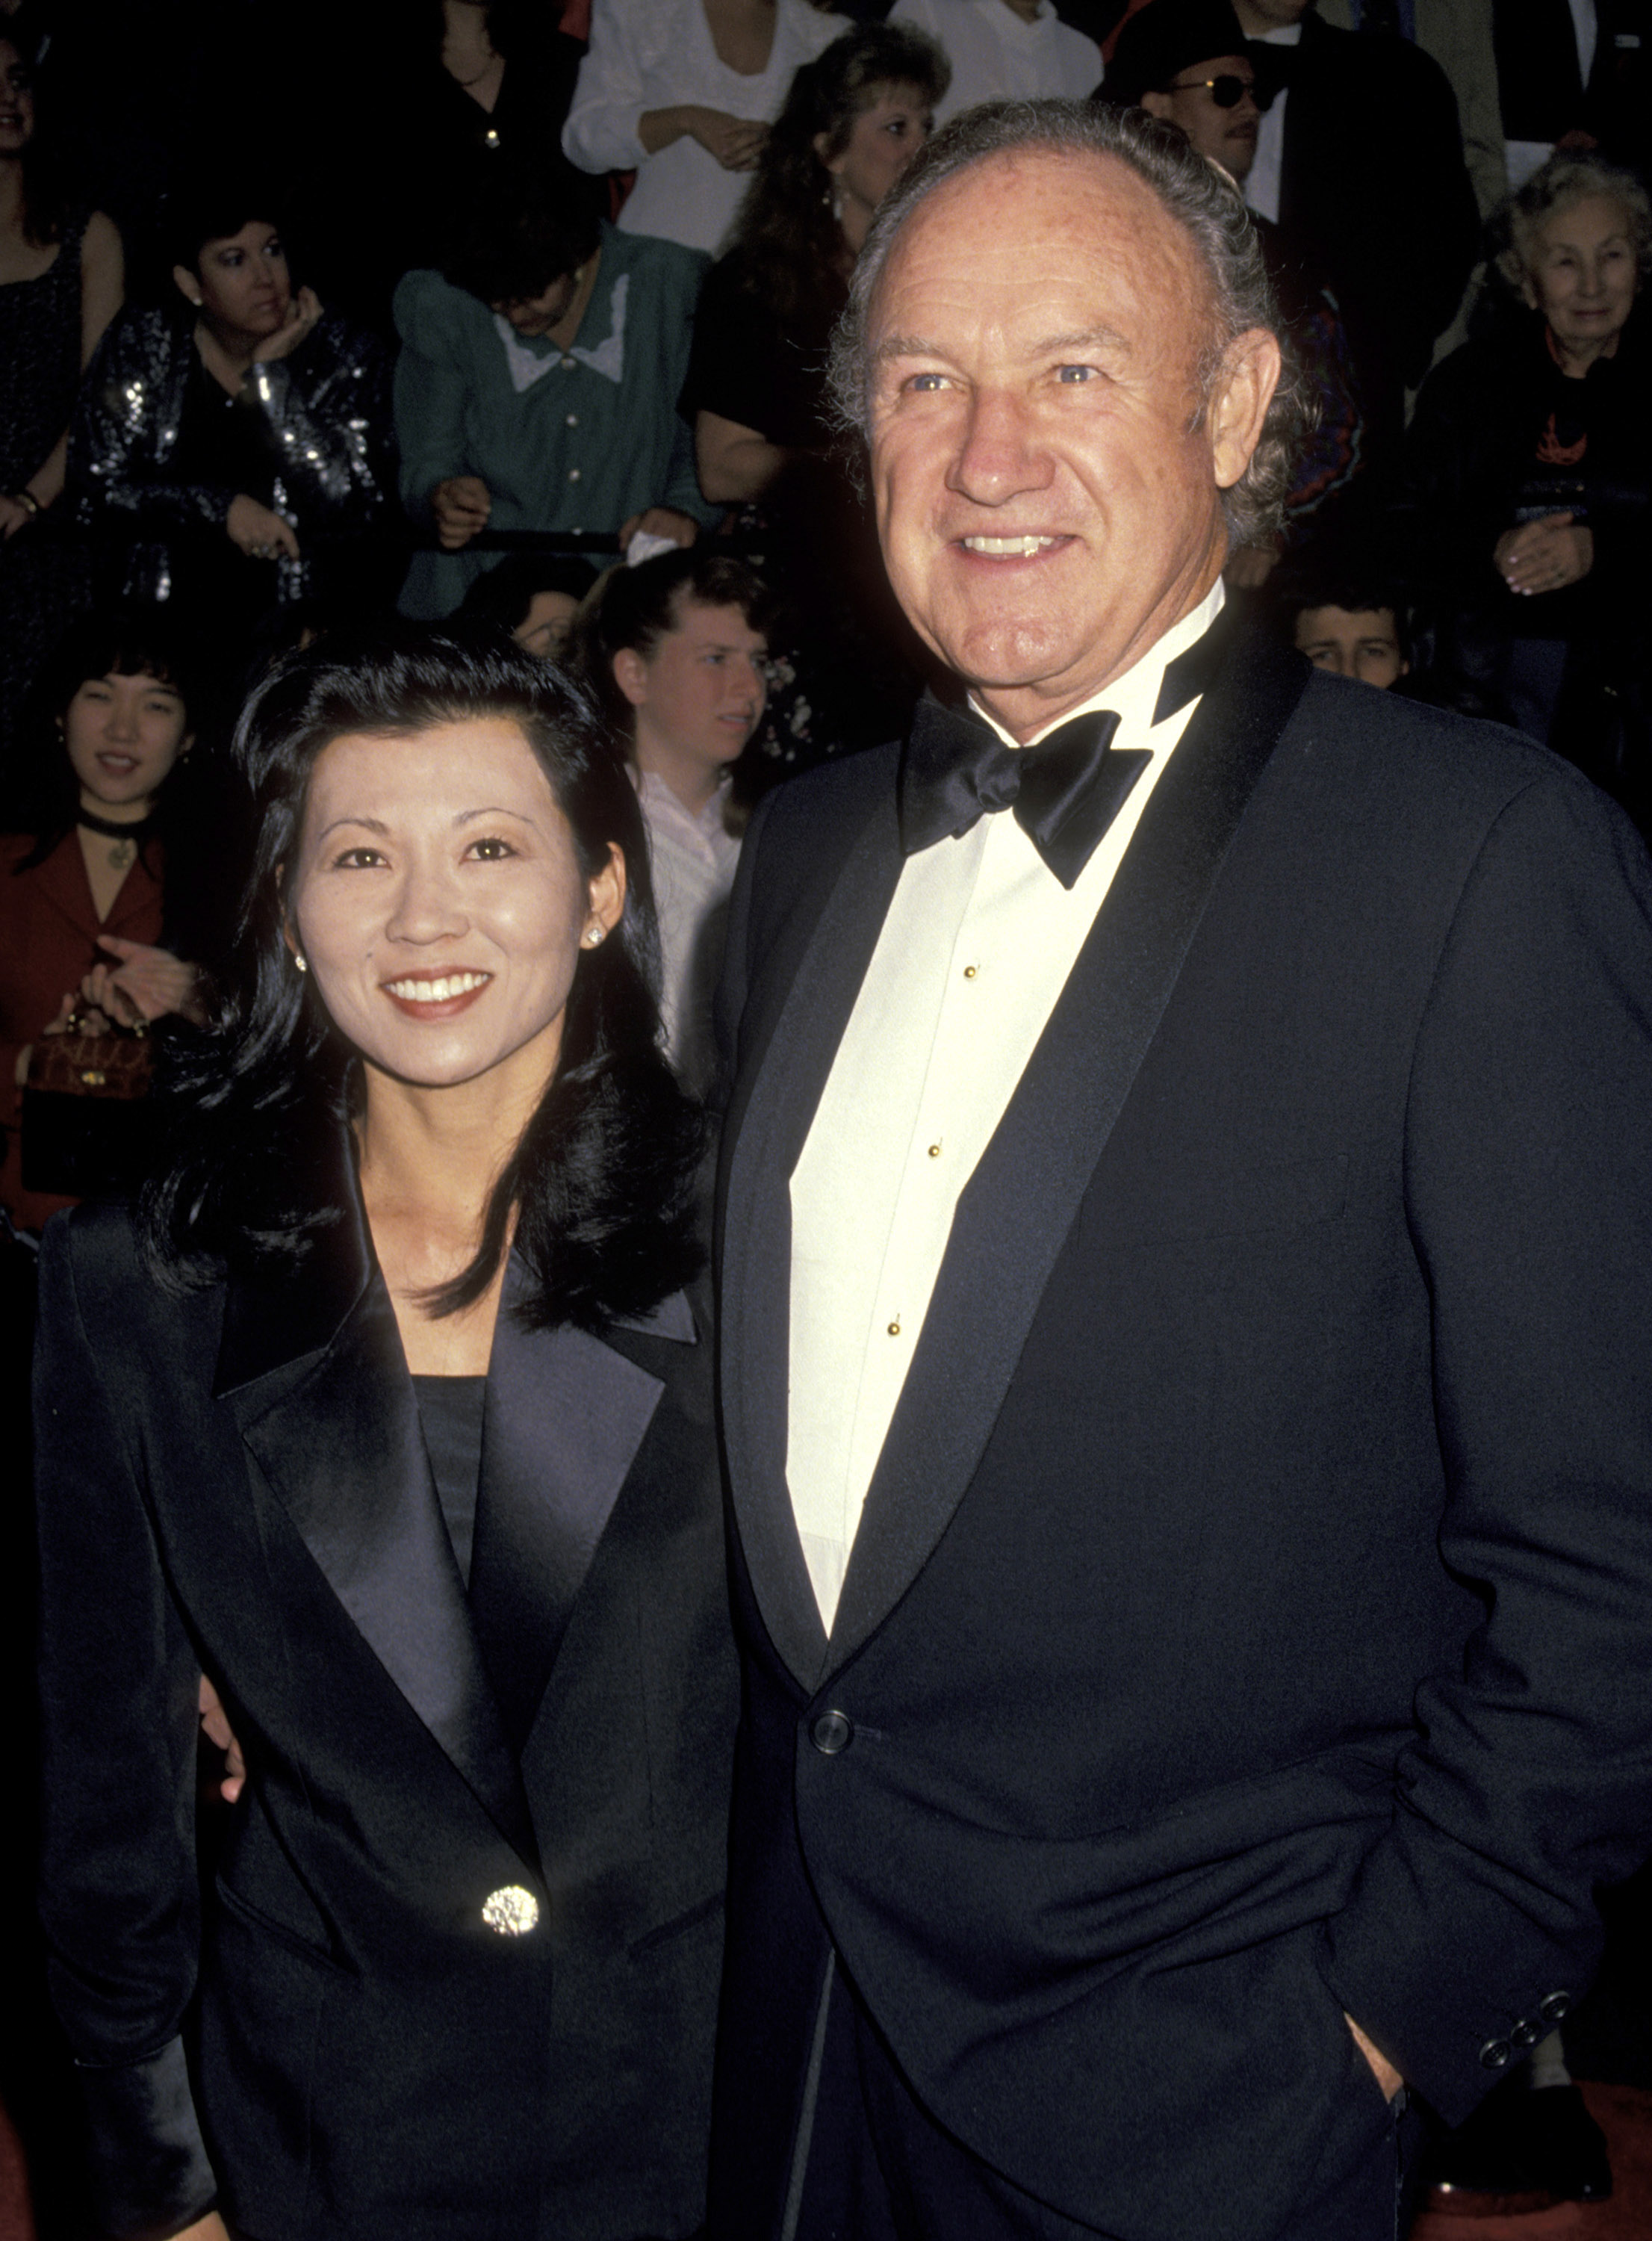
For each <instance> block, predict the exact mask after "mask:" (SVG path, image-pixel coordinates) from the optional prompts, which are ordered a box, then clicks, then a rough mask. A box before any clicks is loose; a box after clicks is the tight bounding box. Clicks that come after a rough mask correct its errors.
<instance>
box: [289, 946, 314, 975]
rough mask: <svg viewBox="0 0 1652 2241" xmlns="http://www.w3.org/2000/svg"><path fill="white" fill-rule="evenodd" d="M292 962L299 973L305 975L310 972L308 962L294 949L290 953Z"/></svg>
mask: <svg viewBox="0 0 1652 2241" xmlns="http://www.w3.org/2000/svg"><path fill="white" fill-rule="evenodd" d="M292 961H293V963H294V964H295V965H296V966H297V967H298V970H299V972H300V973H307V972H308V971H309V970H310V966H309V962H308V960H306V959H305V958H304V956H303V955H302V953H300V952H299V951H298V950H296V949H295V950H294V951H293V953H292Z"/></svg>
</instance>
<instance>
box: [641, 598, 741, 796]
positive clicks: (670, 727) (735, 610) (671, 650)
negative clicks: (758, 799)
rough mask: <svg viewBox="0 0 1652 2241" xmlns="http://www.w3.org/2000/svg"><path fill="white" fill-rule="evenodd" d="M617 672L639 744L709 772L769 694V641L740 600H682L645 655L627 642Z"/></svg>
mask: <svg viewBox="0 0 1652 2241" xmlns="http://www.w3.org/2000/svg"><path fill="white" fill-rule="evenodd" d="M614 677H615V679H616V680H617V682H618V684H619V689H620V691H621V692H623V693H624V694H625V698H626V699H627V700H629V701H630V702H631V704H632V707H633V708H635V710H636V711H637V737H638V744H639V747H641V746H643V745H644V744H645V743H647V742H652V744H653V745H654V746H658V747H659V749H661V750H662V751H664V752H665V753H668V754H670V755H672V757H673V758H682V759H686V760H688V761H690V762H692V763H694V764H696V765H698V766H702V767H704V768H705V769H706V770H707V771H718V770H720V769H721V768H722V766H724V764H726V763H732V761H733V760H734V759H735V757H736V756H737V755H738V754H739V752H740V749H741V748H742V747H743V746H745V745H746V741H747V740H748V739H750V738H751V736H752V733H753V732H754V731H756V729H757V727H758V724H759V721H760V719H761V718H762V714H763V704H764V702H765V700H766V699H767V697H768V640H767V639H766V638H765V637H764V635H763V633H762V632H761V631H758V630H753V629H752V625H751V624H750V623H748V622H747V621H746V617H745V615H744V614H743V613H742V612H741V611H740V609H739V607H713V606H709V605H706V603H705V602H704V601H703V600H699V599H687V600H685V601H683V602H682V604H681V605H680V607H679V614H678V621H677V626H676V628H675V629H674V630H669V631H667V632H665V636H664V637H663V638H662V639H660V640H659V644H658V645H657V646H655V648H654V650H653V652H652V653H651V654H650V655H649V656H648V657H647V659H644V658H643V657H642V655H641V654H639V653H638V652H635V651H634V649H632V648H631V647H626V648H625V650H624V651H623V652H619V653H618V654H616V655H615V657H614Z"/></svg>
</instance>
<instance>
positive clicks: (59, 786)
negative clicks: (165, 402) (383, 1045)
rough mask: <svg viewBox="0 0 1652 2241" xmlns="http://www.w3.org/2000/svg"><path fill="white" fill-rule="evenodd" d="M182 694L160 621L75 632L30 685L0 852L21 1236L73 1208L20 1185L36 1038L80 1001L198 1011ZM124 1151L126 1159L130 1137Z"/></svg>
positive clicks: (150, 1018)
mask: <svg viewBox="0 0 1652 2241" xmlns="http://www.w3.org/2000/svg"><path fill="white" fill-rule="evenodd" d="M194 697H195V688H194V686H193V684H192V681H191V678H190V674H189V671H188V668H187V666H186V664H185V662H184V659H182V658H181V656H180V652H179V648H178V646H177V639H176V637H175V634H174V633H173V632H172V631H171V628H170V626H169V625H168V624H167V622H166V621H165V619H164V618H162V617H160V616H157V615H154V614H144V613H141V612H134V611H128V612H119V611H117V612H112V613H109V614H103V615H93V616H89V617H87V618H86V619H84V621H82V622H80V623H78V624H77V625H75V627H74V628H73V629H72V630H71V631H70V634H69V636H68V638H67V639H66V640H65V641H64V644H63V645H62V646H60V647H59V648H58V650H57V653H56V655H55V656H54V658H53V659H52V662H51V663H50V666H49V668H48V671H47V673H46V675H45V677H44V678H43V679H42V681H41V686H40V690H39V692H38V693H37V702H38V704H39V706H40V708H41V711H42V715H43V723H44V726H45V728H46V732H47V735H48V736H47V738H46V739H44V740H43V741H42V743H41V746H40V749H39V752H38V754H37V762H36V766H35V768H34V770H33V771H32V773H31V776H32V779H33V781H34V782H33V786H32V788H31V789H30V796H31V798H30V797H25V798H24V799H23V804H22V806H21V809H20V812H19V813H17V814H16V816H15V818H14V819H11V820H9V821H13V822H15V823H17V824H18V825H20V826H22V827H23V829H22V830H21V831H17V832H14V833H11V834H10V837H8V838H6V839H4V840H0V1126H3V1127H4V1130H5V1154H4V1160H3V1163H0V1203H3V1205H4V1206H5V1207H6V1210H7V1211H8V1213H9V1214H10V1216H11V1218H12V1220H13V1221H14V1222H15V1223H17V1226H18V1227H19V1228H24V1229H38V1228H40V1227H41V1225H42V1224H43V1222H44V1221H45V1220H46V1218H47V1216H48V1215H49V1214H54V1213H56V1212H57V1209H58V1208H59V1207H63V1206H67V1205H70V1204H71V1203H72V1201H70V1199H69V1198H67V1197H65V1196H64V1195H63V1194H61V1193H60V1192H57V1191H46V1190H42V1189H40V1188H37V1187H36V1188H30V1187H25V1185H24V1181H23V1173H24V1167H25V1164H27V1165H30V1166H31V1167H32V1166H33V1165H34V1164H35V1160H36V1158H37V1156H38V1154H36V1153H35V1152H34V1151H33V1148H32V1147H25V1143H24V1138H23V1125H22V1123H23V1082H24V1079H25V1077H26V1075H27V1074H28V1071H29V1064H30V1059H31V1057H32V1056H33V1054H34V1049H35V1046H36V1044H37V1043H38V1041H39V1040H40V1039H41V1037H42V1036H43V1035H51V1034H61V1033H63V1032H64V1030H65V1029H66V1027H67V1026H68V1023H69V1020H70V1015H71V1013H73V1012H74V1011H75V1010H76V1008H77V1007H84V1006H86V1005H88V1004H90V1006H92V1007H94V1008H95V1009H96V1008H97V1007H101V1011H102V1013H103V1014H104V1019H105V1020H107V1019H110V1018H112V1019H113V1020H114V1021H115V1022H116V1023H117V1025H118V1026H121V1027H130V1026H133V1025H136V1024H137V1022H138V1021H140V1020H141V1021H143V1022H144V1024H145V1025H146V1026H147V1025H149V1024H150V1023H152V1022H154V1021H155V1020H163V1019H167V1018H171V1017H177V1016H179V1015H182V1016H184V1017H189V1016H192V1015H193V1014H194V1013H195V1012H196V1010H197V1007H198V1005H197V1000H198V984H199V978H200V976H199V974H198V973H197V968H196V967H195V966H194V965H192V964H191V963H188V962H186V961H185V960H184V957H182V956H180V955H179V954H178V953H177V952H178V948H179V947H185V948H197V949H198V944H197V943H190V942H185V943H183V944H179V942H178V940H177V933H178V929H179V925H180V921H182V922H183V925H184V927H188V928H189V930H190V931H191V932H192V933H195V934H196V935H197V937H198V935H199V933H200V931H201V918H202V914H201V913H191V912H189V911H188V910H184V911H180V910H179V908H178V903H179V900H181V899H180V898H179V897H178V896H177V893H175V892H174V890H175V889H176V887H177V884H178V882H177V878H176V873H177V853H178V851H177V841H178V840H179V838H180V830H179V828H180V824H181V822H182V820H181V819H179V817H178V816H177V795H178V783H177V782H178V779H179V776H180V766H181V765H182V763H183V761H184V758H185V757H186V756H187V754H188V753H189V750H190V747H191V744H192V733H191V713H190V704H191V699H193V698H194ZM183 900H187V899H183ZM93 1024H97V1022H96V1021H94V1022H93ZM117 1119H118V1120H119V1121H122V1122H124V1121H133V1122H134V1123H136V1122H137V1119H138V1116H137V1115H136V1114H125V1113H123V1114H120V1115H118V1116H117ZM42 1148H43V1150H44V1151H45V1152H46V1153H47V1154H50V1152H51V1150H52V1148H53V1147H50V1146H46V1147H42ZM128 1150H129V1151H130V1154H131V1156H132V1158H133V1159H134V1160H136V1159H137V1157H138V1156H139V1153H140V1145H139V1141H138V1137H137V1134H136V1133H135V1131H134V1133H132V1134H130V1140H129V1142H128ZM47 1164H48V1165H50V1160H49V1159H48V1161H47Z"/></svg>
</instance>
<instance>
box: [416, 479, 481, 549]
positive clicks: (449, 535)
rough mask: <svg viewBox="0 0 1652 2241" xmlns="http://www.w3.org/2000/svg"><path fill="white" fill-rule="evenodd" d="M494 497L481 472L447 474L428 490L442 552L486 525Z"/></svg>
mask: <svg viewBox="0 0 1652 2241" xmlns="http://www.w3.org/2000/svg"><path fill="white" fill-rule="evenodd" d="M492 511H493V500H492V496H491V495H490V493H489V491H488V486H487V485H486V484H485V482H484V481H483V480H482V478H481V476H480V475H449V477H448V478H447V480H446V481H445V482H441V483H438V484H437V485H436V487H435V489H434V490H433V491H432V492H431V518H432V519H433V520H434V522H435V524H436V535H437V540H438V543H439V544H440V545H441V548H442V550H443V552H458V550H459V548H460V546H461V545H468V544H469V543H470V541H471V539H472V538H473V537H474V536H475V535H476V533H477V532H478V530H482V529H485V528H486V527H487V518H488V516H489V514H490V513H492Z"/></svg>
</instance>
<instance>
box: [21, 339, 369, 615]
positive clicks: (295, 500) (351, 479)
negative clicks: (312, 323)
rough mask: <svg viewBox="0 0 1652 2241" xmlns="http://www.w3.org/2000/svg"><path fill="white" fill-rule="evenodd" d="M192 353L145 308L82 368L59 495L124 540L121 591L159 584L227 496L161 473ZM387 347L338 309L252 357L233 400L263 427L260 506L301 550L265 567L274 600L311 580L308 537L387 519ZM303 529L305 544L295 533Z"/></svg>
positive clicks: (165, 583) (85, 521)
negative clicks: (269, 464) (264, 498)
mask: <svg viewBox="0 0 1652 2241" xmlns="http://www.w3.org/2000/svg"><path fill="white" fill-rule="evenodd" d="M193 350H194V344H193V339H192V337H191V330H190V327H189V325H188V324H186V322H185V321H184V320H182V319H180V318H175V317H174V316H173V315H172V313H171V311H166V310H163V309H160V308H157V307H156V306H153V305H141V304H137V305H131V306H129V307H128V309H127V310H126V311H124V312H122V313H121V315H120V317H119V318H117V319H116V321H115V323H114V324H113V325H112V326H111V327H110V330H109V332H108V333H107V334H106V335H105V336H104V339H103V342H102V344H101V345H99V348H98V351H97V356H96V357H95V358H94V359H93V360H92V363H91V365H90V367H89V368H88V370H87V373H86V378H85V380H84V383H83V384H82V386H81V391H80V398H79V401H78V403H77V405H76V408H75V414H74V418H73V420H72V422H71V423H70V435H69V469H68V482H67V489H66V493H65V495H66V497H67V498H68V500H69V503H70V505H71V506H72V507H73V509H74V514H75V518H76V519H77V521H78V522H79V523H80V525H82V527H83V528H85V529H88V530H90V531H91V532H94V534H97V535H99V536H100V537H102V538H104V539H106V540H107V541H108V542H109V543H110V545H114V546H119V545H124V546H125V548H126V559H125V562H124V568H120V569H117V572H116V581H117V586H118V590H119V592H120V596H121V597H122V598H124V599H143V600H158V599H167V598H169V597H170V596H171V590H172V556H171V545H172V540H173V539H175V538H176V537H177V535H178V534H179V533H180V532H191V531H198V530H200V529H203V528H208V529H214V528H216V529H218V530H222V528H223V526H224V518H225V516H226V515H227V514H228V512H229V510H230V504H231V499H232V498H234V497H235V496H236V493H235V492H234V491H232V490H229V489H225V488H223V487H221V486H217V485H211V484H203V483H185V482H179V481H176V480H174V479H173V478H172V475H171V472H170V471H169V470H170V466H171V460H172V458H173V454H174V452H176V450H177V441H178V431H179V427H180V425H181V421H182V417H183V411H184V393H185V390H186V387H187V385H188V381H189V377H190V372H191V357H192V352H193ZM390 381H391V352H390V351H389V350H388V348H387V347H386V346H385V344H384V343H382V342H381V341H380V340H379V339H378V337H377V336H376V335H374V334H372V333H371V332H370V331H368V330H367V329H365V328H364V327H359V326H357V325H356V324H354V323H353V322H352V321H351V320H348V319H346V318H343V317H342V316H341V315H339V314H338V313H337V312H329V313H326V314H324V316H323V318H321V319H320V320H319V321H318V324H317V325H316V327H315V328H314V330H313V331H311V334H310V335H309V336H308V337H307V338H306V339H305V340H304V343H303V344H302V345H300V346H299V348H298V350H296V351H294V352H293V353H292V355H291V357H290V358H278V359H273V360H271V361H270V362H268V363H262V362H255V363H254V364H253V365H252V366H251V369H250V371H249V372H248V375H247V379H246V384H245V387H244V391H243V394H244V396H245V397H246V398H248V401H249V403H250V404H251V405H252V407H253V409H255V410H256V411H257V412H258V414H259V415H260V417H261V418H262V419H263V421H264V427H265V430H266V431H267V436H268V441H269V445H270V449H271V453H272V455H273V458H274V460H275V463H276V466H275V483H274V493H273V497H272V499H271V503H272V505H273V506H274V508H275V511H276V512H278V513H281V514H284V515H285V516H286V517H287V518H288V519H289V520H291V522H292V523H293V524H294V525H295V527H296V528H297V530H298V543H299V547H300V555H301V557H300V558H299V559H298V560H296V561H289V560H283V561H281V562H280V563H279V564H278V566H277V568H276V571H275V577H276V584H277V598H278V599H279V600H280V601H281V602H282V603H283V604H286V603H289V602H291V601H293V600H297V599H305V598H308V597H309V596H311V593H312V592H314V591H315V590H316V589H317V588H318V587H317V584H316V580H315V579H316V557H317V556H316V552H315V550H314V547H315V545H316V544H317V542H318V540H320V541H324V543H325V544H327V545H330V546H331V548H332V549H333V550H334V551H335V552H336V551H337V547H338V542H339V540H340V539H356V538H366V537H369V536H371V535H372V534H374V533H375V532H380V531H382V530H384V529H385V528H386V527H387V526H389V525H391V523H392V522H393V521H394V520H395V519H396V518H397V513H396V449H395V423H394V419H393V417H392V414H391V395H390ZM305 532H309V536H308V538H306V534H305Z"/></svg>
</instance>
